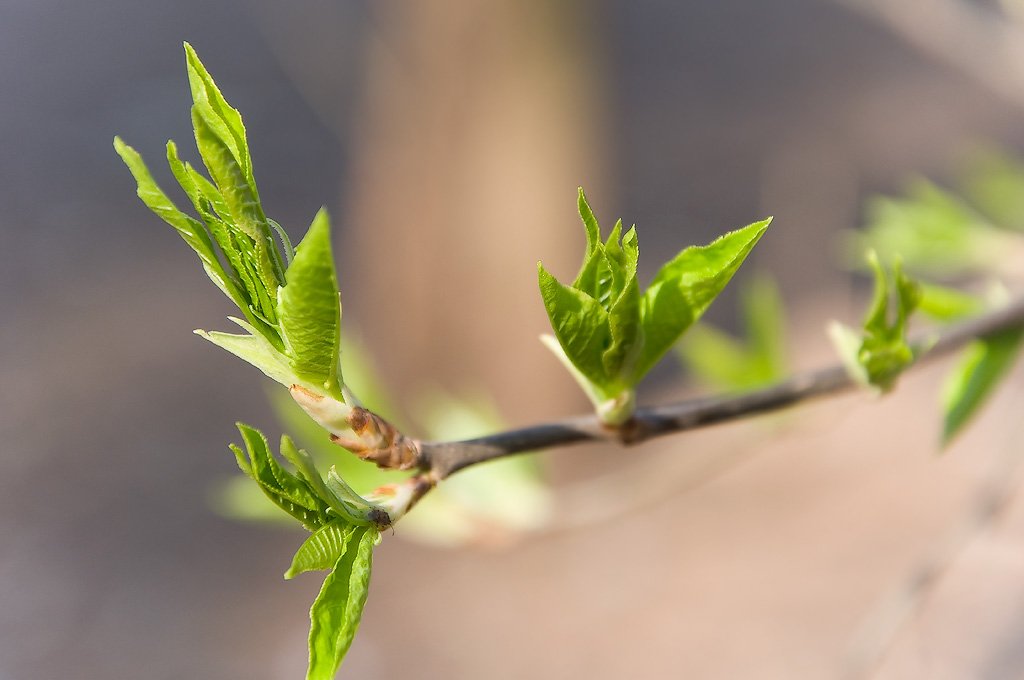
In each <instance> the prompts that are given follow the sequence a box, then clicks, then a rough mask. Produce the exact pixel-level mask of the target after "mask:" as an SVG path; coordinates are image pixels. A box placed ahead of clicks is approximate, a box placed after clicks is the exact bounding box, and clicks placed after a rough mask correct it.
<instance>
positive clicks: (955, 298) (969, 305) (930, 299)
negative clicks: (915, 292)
mask: <svg viewBox="0 0 1024 680" xmlns="http://www.w3.org/2000/svg"><path fill="white" fill-rule="evenodd" d="M918 309H920V310H921V312H922V313H924V314H927V315H928V316H930V317H932V318H933V319H936V320H937V321H947V322H948V321H956V320H957V319H963V318H965V317H968V316H971V315H973V314H978V313H980V312H982V311H984V309H985V305H984V304H983V303H982V302H981V300H979V299H978V298H976V297H974V296H973V295H968V294H967V293H964V292H963V291H959V290H957V289H955V288H948V287H946V286H939V285H936V284H929V283H922V284H921V299H920V301H919V303H918Z"/></svg>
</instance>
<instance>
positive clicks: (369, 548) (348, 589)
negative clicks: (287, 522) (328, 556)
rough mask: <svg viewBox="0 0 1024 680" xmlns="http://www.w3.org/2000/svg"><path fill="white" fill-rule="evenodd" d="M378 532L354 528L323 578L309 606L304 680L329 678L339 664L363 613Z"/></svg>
mask: <svg viewBox="0 0 1024 680" xmlns="http://www.w3.org/2000/svg"><path fill="white" fill-rule="evenodd" d="M378 536H379V533H378V532H377V531H376V530H375V529H357V530H355V531H353V532H352V533H351V534H349V535H348V536H347V539H346V540H345V542H344V552H342V554H341V556H340V557H339V558H338V561H337V562H336V563H335V564H334V569H333V571H331V573H330V574H328V576H327V578H326V579H325V580H324V584H323V587H322V588H321V589H320V594H319V595H318V596H317V598H316V600H315V601H314V602H313V606H312V608H311V609H310V610H309V618H310V623H311V625H310V629H309V670H308V671H307V672H306V680H332V678H334V674H335V673H336V672H337V671H338V668H339V667H340V666H341V662H342V660H343V659H344V658H345V653H346V652H348V648H349V646H351V644H352V638H353V637H354V636H355V633H356V629H357V628H358V627H359V621H360V619H361V618H362V615H363V606H364V605H365V603H366V594H367V591H368V589H369V585H370V570H371V567H372V562H373V546H374V544H375V543H376V542H377V539H378Z"/></svg>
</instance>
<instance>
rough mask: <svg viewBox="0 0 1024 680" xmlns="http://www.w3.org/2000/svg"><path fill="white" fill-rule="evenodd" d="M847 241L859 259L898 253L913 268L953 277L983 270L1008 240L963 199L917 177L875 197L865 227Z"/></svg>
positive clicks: (919, 271)
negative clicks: (899, 193)
mask: <svg viewBox="0 0 1024 680" xmlns="http://www.w3.org/2000/svg"><path fill="white" fill-rule="evenodd" d="M850 241H851V242H850V252H851V253H856V257H858V258H859V257H860V254H861V253H863V252H864V251H865V250H867V249H873V250H875V251H877V252H879V253H882V254H884V255H886V256H888V257H894V256H896V255H899V256H900V257H902V258H903V261H904V263H905V264H906V266H907V268H908V269H909V270H911V271H913V272H916V273H919V274H928V275H932V276H936V277H951V276H958V275H962V274H965V273H970V272H976V271H984V270H985V269H986V268H988V267H989V266H990V264H991V261H992V260H993V258H995V257H997V256H998V254H999V252H1000V250H1001V249H1002V248H1003V247H1004V244H1005V241H1006V239H1005V236H1004V235H1003V234H1001V233H1000V232H999V230H998V229H996V228H995V227H994V226H993V225H992V224H991V223H990V222H989V221H988V220H987V219H986V218H985V217H984V216H982V215H981V214H980V213H978V212H977V211H975V210H974V209H972V208H971V207H970V206H969V205H968V204H967V203H966V202H964V201H963V200H962V199H960V198H958V197H957V196H955V195H954V194H952V193H950V192H948V191H945V190H943V189H940V188H939V187H937V186H935V185H934V184H932V183H931V182H928V181H927V180H923V179H921V180H917V181H915V182H914V183H912V184H911V185H910V187H909V189H908V190H907V192H906V195H905V196H904V197H902V198H887V197H879V198H875V199H873V200H872V201H871V202H870V203H869V204H868V217H867V227H866V229H865V230H864V231H863V232H858V233H855V234H853V235H852V236H851V239H850Z"/></svg>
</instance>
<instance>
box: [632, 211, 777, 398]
mask: <svg viewBox="0 0 1024 680" xmlns="http://www.w3.org/2000/svg"><path fill="white" fill-rule="evenodd" d="M770 223H771V218H769V219H767V220H763V221H761V222H755V223H753V224H751V225H748V226H746V227H744V228H742V229H738V230H736V231H733V232H730V233H728V234H725V235H724V236H722V237H720V238H718V239H716V240H715V241H713V242H712V243H710V244H709V245H706V246H702V247H697V246H693V247H690V248H687V249H686V250H684V251H682V252H681V253H679V255H677V256H676V257H675V258H674V259H673V260H671V261H670V262H668V263H667V264H666V265H665V266H663V267H662V268H661V270H660V271H658V273H657V274H656V275H655V277H654V280H653V281H652V282H651V285H650V286H649V287H648V289H647V290H646V291H645V292H644V296H643V300H642V303H641V304H642V307H641V319H642V322H641V324H642V328H643V338H644V346H643V349H642V351H641V353H640V356H639V358H638V360H637V362H636V366H635V367H634V369H633V381H634V383H635V382H639V381H640V379H641V378H643V376H644V375H646V374H647V372H648V371H650V370H651V368H653V367H654V364H655V363H657V362H658V360H659V359H661V357H662V356H664V354H665V352H667V351H668V350H669V348H670V347H672V345H673V344H675V342H676V341H677V340H678V339H679V336H680V335H682V333H683V331H685V330H686V329H687V328H688V327H689V326H690V325H691V324H692V323H693V322H694V321H696V320H697V319H698V318H700V316H701V315H702V314H703V313H704V310H705V309H707V307H708V305H710V304H711V301H712V300H714V299H715V297H717V296H718V294H719V293H720V292H722V289H723V288H725V286H726V284H727V283H729V280H730V279H731V278H732V276H733V274H735V273H736V270H737V269H739V266H740V265H741V264H743V260H744V259H746V257H747V255H748V254H749V253H750V251H751V250H752V249H753V247H754V246H755V245H756V244H757V242H758V240H760V238H761V236H762V235H764V232H765V231H766V230H767V229H768V225H769V224H770Z"/></svg>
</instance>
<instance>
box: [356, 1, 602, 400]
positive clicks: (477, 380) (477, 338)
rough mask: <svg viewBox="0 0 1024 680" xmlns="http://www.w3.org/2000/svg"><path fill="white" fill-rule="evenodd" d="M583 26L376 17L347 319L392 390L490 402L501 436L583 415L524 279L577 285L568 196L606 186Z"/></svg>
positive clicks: (544, 18) (538, 6)
mask: <svg viewBox="0 0 1024 680" xmlns="http://www.w3.org/2000/svg"><path fill="white" fill-rule="evenodd" d="M584 11H586V6H582V7H577V6H576V4H575V3H573V2H549V1H547V0H535V1H532V2H522V1H518V2H517V1H515V0H492V1H489V2H477V1H470V0H457V1H453V2H446V3H381V4H380V5H377V6H376V7H375V12H376V18H375V21H374V22H373V23H374V24H375V26H376V28H377V33H376V35H374V36H373V37H372V38H371V40H370V43H369V55H368V68H367V71H366V76H365V77H366V86H365V93H364V100H363V102H362V111H361V115H360V116H359V123H358V125H357V129H356V136H355V137H356V140H357V141H356V144H355V149H356V151H355V152H354V160H353V170H352V175H351V185H350V186H351V189H352V193H351V196H352V198H351V200H350V202H349V205H350V206H351V213H350V214H349V215H347V216H346V220H345V223H346V224H347V225H348V228H350V229H352V230H353V232H354V233H353V238H352V243H353V246H351V247H349V248H346V249H345V252H344V253H343V257H345V258H347V261H346V263H345V266H346V271H347V272H350V275H349V276H346V279H347V280H346V297H345V299H344V304H345V313H346V316H348V315H349V314H351V316H348V318H351V319H357V321H356V323H357V324H358V327H359V329H360V331H361V333H362V334H363V337H364V338H365V339H366V340H367V341H368V342H370V343H372V344H371V350H372V352H373V355H374V356H375V357H376V359H377V361H378V362H379V368H380V369H381V371H382V373H383V374H384V377H385V379H386V380H387V381H388V384H389V386H390V387H391V389H393V390H395V391H399V390H403V389H404V390H410V389H411V390H414V391H415V389H416V388H417V387H420V386H423V385H425V384H435V385H442V386H444V387H446V388H449V389H460V388H465V387H467V386H474V387H478V388H485V389H487V390H488V391H490V393H491V394H493V395H494V397H495V400H496V402H497V403H498V405H499V406H500V407H501V408H502V411H503V413H504V414H505V415H506V416H507V417H508V418H510V419H511V420H521V419H523V418H536V417H540V416H542V415H543V414H545V413H550V412H551V411H565V410H567V409H571V408H573V407H574V405H575V402H573V401H572V400H574V399H575V400H578V399H579V397H578V396H577V395H578V391H577V390H576V388H575V387H574V386H573V385H572V383H571V380H570V379H568V378H567V377H564V378H563V376H561V373H564V371H563V369H561V367H560V366H559V365H558V364H557V362H556V360H555V359H554V358H553V357H552V356H550V355H548V353H547V350H545V349H543V348H542V346H541V344H540V343H539V342H538V341H537V335H538V334H539V333H541V332H544V331H545V330H546V329H547V320H546V317H545V315H544V310H543V306H542V304H541V301H540V296H539V294H538V293H537V290H536V262H537V260H539V259H543V260H544V262H545V264H546V265H548V266H550V267H551V268H553V270H554V271H556V272H558V273H559V274H560V275H562V276H565V277H569V276H572V275H573V274H574V273H575V269H574V268H575V267H576V266H577V264H578V262H577V257H578V256H579V254H580V252H581V249H582V246H583V235H582V230H581V229H580V227H579V224H578V217H577V216H576V212H575V193H576V187H577V186H578V185H580V184H584V185H585V186H587V187H588V188H592V189H593V193H594V194H595V195H602V194H603V193H604V191H605V186H606V182H605V181H604V167H605V164H604V162H603V156H604V154H603V149H602V144H601V138H602V134H601V133H602V128H603V124H602V110H603V107H602V105H601V102H600V101H599V97H598V92H599V89H600V88H599V87H598V82H597V79H598V74H599V73H600V69H599V68H597V67H596V66H595V59H594V52H593V50H594V45H593V42H594V41H593V40H592V35H593V29H592V26H590V21H591V20H588V17H587V16H586V15H583V12H584ZM349 291H351V292H349ZM552 376H556V378H555V379H554V380H552V379H551V377H552ZM409 396H411V395H409Z"/></svg>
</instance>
